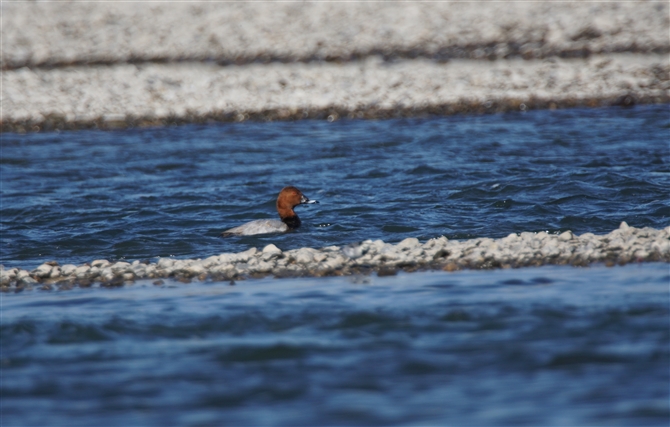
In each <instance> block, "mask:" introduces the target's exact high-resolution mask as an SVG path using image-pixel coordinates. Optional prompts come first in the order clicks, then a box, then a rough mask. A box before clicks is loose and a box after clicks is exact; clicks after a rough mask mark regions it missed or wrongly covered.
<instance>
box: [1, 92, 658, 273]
mask: <svg viewBox="0 0 670 427" xmlns="http://www.w3.org/2000/svg"><path fill="white" fill-rule="evenodd" d="M668 140H670V107H668V106H667V105H662V106H644V107H636V108H634V109H629V110H625V109H619V108H610V109H592V110H588V109H583V110H563V111H534V112H529V113H525V114H521V113H520V114H504V115H487V116H455V117H437V118H427V119H402V120H388V121H339V122H334V123H328V122H318V121H300V122H280V123H240V124H215V125H207V126H182V127H170V128H161V129H144V130H137V129H131V130H123V131H118V132H102V131H80V132H62V133H44V134H28V135H15V134H4V135H3V137H2V156H1V158H2V165H1V166H2V170H1V171H2V193H1V194H2V218H1V220H2V236H1V239H2V240H1V243H2V258H1V262H2V264H4V265H5V266H22V267H25V268H34V267H36V266H37V265H39V264H40V263H42V262H44V261H48V260H52V259H56V260H58V261H60V262H71V263H82V262H87V261H91V260H93V259H96V258H105V259H108V260H110V261H111V260H115V259H127V260H134V259H145V258H149V259H151V258H153V257H156V256H170V255H174V256H176V257H182V258H204V257H207V256H209V255H214V254H218V253H221V252H238V251H241V250H245V249H247V248H248V247H250V246H257V247H262V246H264V245H266V244H268V243H275V244H276V245H277V246H279V247H280V248H282V249H292V248H296V247H302V246H309V247H323V246H328V245H331V244H336V245H343V244H347V243H351V242H355V241H361V240H365V239H377V238H381V239H383V240H384V241H387V242H396V241H399V240H402V239H404V238H405V237H409V236H411V237H419V238H420V239H427V238H431V237H437V236H440V235H446V236H447V237H449V238H459V239H460V238H470V237H481V236H486V237H502V236H506V235H507V234H509V233H512V232H520V231H540V230H545V231H550V232H555V231H561V230H566V229H571V230H573V231H574V232H576V233H584V232H594V233H606V232H609V231H611V230H613V229H615V228H617V227H618V225H619V223H620V222H621V221H627V222H628V224H629V225H632V226H636V227H643V226H651V227H655V228H661V227H665V226H667V225H668V224H670V203H669V200H670V149H669V147H668ZM288 184H293V185H296V186H298V187H299V188H301V189H302V190H303V191H304V193H305V194H307V195H308V196H309V197H310V198H315V199H319V200H320V201H321V204H320V205H318V206H313V205H310V206H308V207H299V208H298V214H299V215H300V216H301V218H302V220H303V228H302V229H300V230H299V231H298V232H297V233H292V234H289V235H284V236H264V237H247V238H242V239H239V238H234V239H221V238H219V237H218V235H219V234H220V232H221V231H222V230H224V229H226V228H229V227H232V226H235V225H238V224H241V223H243V222H245V221H247V220H251V219H257V218H274V217H276V211H275V208H274V203H275V199H276V196H277V193H278V192H279V190H280V189H281V188H282V187H283V186H285V185H288Z"/></svg>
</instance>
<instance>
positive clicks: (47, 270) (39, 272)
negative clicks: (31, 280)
mask: <svg viewBox="0 0 670 427" xmlns="http://www.w3.org/2000/svg"><path fill="white" fill-rule="evenodd" d="M52 269H53V267H52V266H51V265H49V264H47V263H44V264H42V265H40V266H39V267H37V268H36V269H34V270H33V271H32V275H33V277H40V278H42V277H49V275H50V274H51V270H52Z"/></svg>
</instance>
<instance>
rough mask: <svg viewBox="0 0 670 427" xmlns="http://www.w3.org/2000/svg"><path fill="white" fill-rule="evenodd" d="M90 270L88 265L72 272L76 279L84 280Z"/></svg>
mask: <svg viewBox="0 0 670 427" xmlns="http://www.w3.org/2000/svg"><path fill="white" fill-rule="evenodd" d="M90 269H91V268H90V267H89V266H88V265H82V266H79V267H77V268H76V269H75V270H74V275H75V276H76V277H77V279H85V278H86V275H87V274H88V271H89V270H90Z"/></svg>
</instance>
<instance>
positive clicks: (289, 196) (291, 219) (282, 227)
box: [221, 186, 319, 237]
mask: <svg viewBox="0 0 670 427" xmlns="http://www.w3.org/2000/svg"><path fill="white" fill-rule="evenodd" d="M311 203H319V202H318V201H316V200H310V199H309V198H307V196H305V195H304V194H302V192H301V191H300V190H298V189H297V188H295V187H293V186H288V187H284V188H283V189H282V190H281V191H280V192H279V196H277V212H278V213H279V218H280V219H281V221H278V220H276V219H257V220H256V221H251V222H247V223H246V224H242V225H240V226H237V227H234V228H231V229H228V230H226V231H224V232H223V233H221V237H227V236H252V235H254V234H270V233H285V232H287V231H289V230H295V229H296V228H298V227H300V218H298V215H296V213H295V211H294V210H293V208H295V207H296V206H298V205H304V204H311Z"/></svg>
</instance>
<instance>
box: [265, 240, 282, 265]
mask: <svg viewBox="0 0 670 427" xmlns="http://www.w3.org/2000/svg"><path fill="white" fill-rule="evenodd" d="M281 254H282V251H281V249H279V248H278V247H276V246H275V245H273V244H272V243H270V244H269V245H267V246H266V247H264V248H263V252H262V254H261V258H262V259H263V261H269V260H271V259H275V258H279V257H280V256H281Z"/></svg>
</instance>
